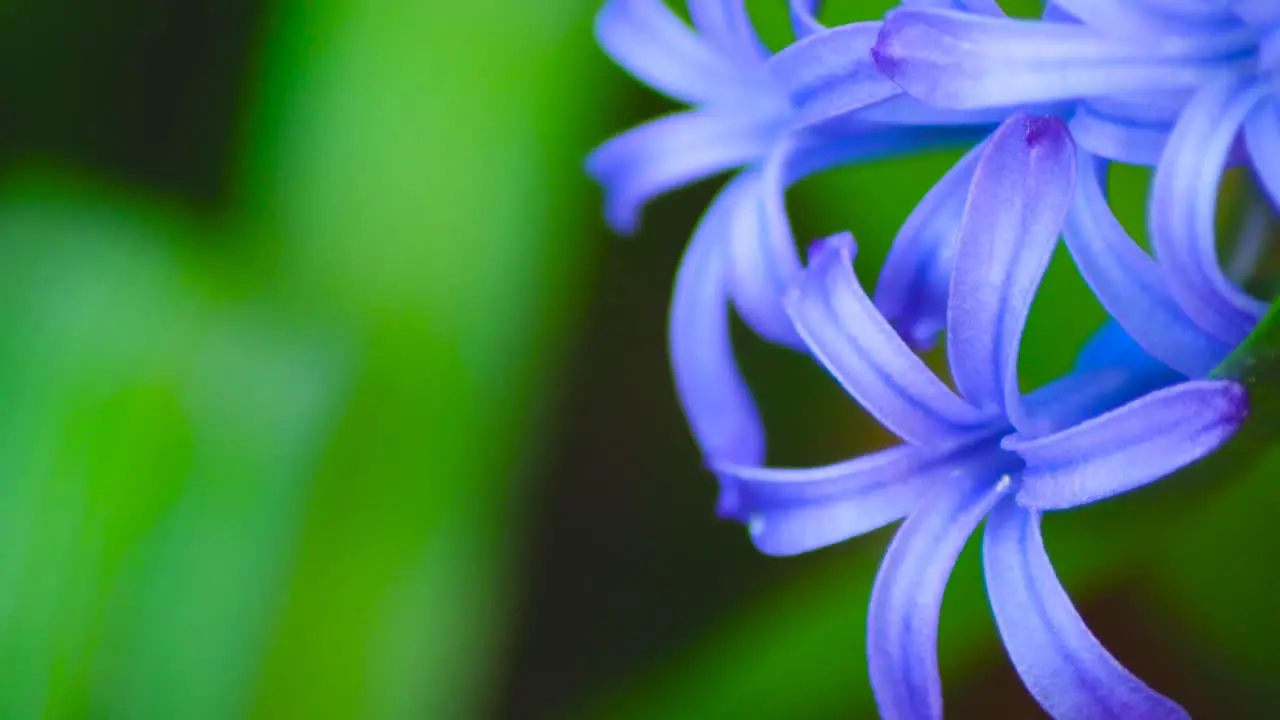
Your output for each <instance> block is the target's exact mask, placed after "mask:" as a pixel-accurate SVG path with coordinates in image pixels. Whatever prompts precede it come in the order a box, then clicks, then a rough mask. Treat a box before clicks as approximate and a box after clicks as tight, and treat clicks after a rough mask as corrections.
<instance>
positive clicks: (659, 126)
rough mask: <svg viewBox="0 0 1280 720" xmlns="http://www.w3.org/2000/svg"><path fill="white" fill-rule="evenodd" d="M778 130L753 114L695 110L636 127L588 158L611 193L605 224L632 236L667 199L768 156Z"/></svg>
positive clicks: (593, 173)
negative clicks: (646, 210) (646, 211)
mask: <svg viewBox="0 0 1280 720" xmlns="http://www.w3.org/2000/svg"><path fill="white" fill-rule="evenodd" d="M776 137H777V128H775V127H773V126H771V125H770V124H769V123H765V122H761V120H760V119H759V118H757V117H753V116H751V115H749V114H742V113H732V112H727V111H719V110H710V109H704V110H691V111H688V112H682V113H676V114H674V115H668V116H666V117H663V118H659V119H657V120H654V121H652V122H648V123H645V124H644V125H640V126H638V127H634V128H632V129H630V130H628V131H626V132H624V133H622V134H621V135H618V136H617V137H615V138H613V139H611V140H608V141H606V142H605V143H604V144H603V145H601V146H600V147H598V148H596V149H595V151H594V152H592V153H591V155H590V156H588V157H587V172H588V173H590V175H591V176H592V177H593V178H595V180H596V181H597V182H599V183H600V184H601V185H602V186H604V190H605V219H606V220H607V221H608V223H609V226H610V227H612V228H613V229H614V230H615V231H616V232H619V233H623V234H631V233H634V232H635V231H636V228H637V227H638V226H639V224H640V211H641V210H642V209H643V207H644V206H645V205H646V204H647V203H648V202H649V201H650V200H653V199H654V198H656V197H657V196H659V195H662V194H663V193H667V192H670V191H671V190H675V189H676V188H679V187H683V186H685V185H688V184H690V183H693V182H697V181H698V180H702V179H704V178H708V177H711V176H712V175H716V174H718V173H721V172H724V171H726V170H730V169H733V168H736V167H739V166H742V165H745V164H747V163H750V162H753V161H755V160H758V159H760V158H761V157H763V156H764V154H765V152H766V151H767V150H768V148H769V146H770V144H772V143H773V141H774V139H775V138H776Z"/></svg>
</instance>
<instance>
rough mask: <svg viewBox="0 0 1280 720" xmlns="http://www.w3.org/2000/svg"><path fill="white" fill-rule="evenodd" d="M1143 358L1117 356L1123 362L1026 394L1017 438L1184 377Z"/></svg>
mask: <svg viewBox="0 0 1280 720" xmlns="http://www.w3.org/2000/svg"><path fill="white" fill-rule="evenodd" d="M1121 334H1123V331H1121ZM1135 347H1136V346H1135ZM1138 353H1140V354H1141V353H1142V351H1141V350H1138ZM1144 358H1145V360H1144V361H1137V362H1135V361H1134V360H1133V359H1128V358H1120V359H1119V360H1120V362H1123V363H1125V364H1123V365H1111V366H1108V367H1102V368H1095V369H1090V370H1087V371H1080V370H1077V371H1073V372H1072V373H1070V374H1069V375H1067V376H1065V377H1063V378H1060V379H1058V380H1057V381H1055V382H1052V383H1049V384H1048V385H1045V386H1044V387H1042V388H1039V389H1037V390H1036V391H1035V392H1032V393H1029V394H1028V395H1027V396H1026V398H1025V399H1024V401H1023V402H1024V403H1025V404H1026V419H1025V421H1024V422H1023V426H1022V427H1020V428H1018V437H1019V438H1021V439H1030V438H1036V437H1041V436H1045V435H1050V434H1052V433H1056V432H1060V431H1062V430H1064V429H1066V428H1069V427H1072V426H1075V425H1078V424H1080V423H1082V422H1085V421H1087V420H1090V419H1092V418H1095V417H1097V416H1098V415H1100V414H1102V413H1105V412H1108V411H1110V410H1113V409H1115V408H1117V407H1119V406H1121V405H1123V404H1124V403H1126V402H1129V401H1130V400H1133V399H1134V398H1136V397H1141V396H1142V395H1145V394H1146V393H1150V392H1152V391H1155V390H1158V389H1160V388H1162V387H1167V386H1169V385H1171V384H1173V383H1176V382H1179V381H1181V380H1183V379H1184V378H1182V376H1180V375H1179V374H1178V373H1176V372H1174V371H1173V370H1170V369H1169V368H1167V367H1165V366H1164V365H1161V364H1160V363H1158V362H1156V361H1154V360H1152V359H1150V358H1149V357H1146V356H1145V355H1144Z"/></svg>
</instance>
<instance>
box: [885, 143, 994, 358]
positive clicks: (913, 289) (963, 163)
mask: <svg viewBox="0 0 1280 720" xmlns="http://www.w3.org/2000/svg"><path fill="white" fill-rule="evenodd" d="M985 148H986V143H985V142H983V143H981V144H979V145H976V146H975V147H974V148H973V149H972V150H970V151H969V152H968V153H966V154H965V156H964V157H962V158H961V159H960V161H959V162H957V163H956V164H955V165H954V166H952V168H951V169H950V170H948V171H947V174H946V175H943V176H942V179H941V180H939V181H938V182H937V184H935V185H934V186H933V188H931V189H930V190H929V192H928V193H926V194H925V196H924V198H923V199H922V200H921V201H920V203H919V204H918V205H916V207H915V209H914V210H912V211H911V215H909V216H908V217H907V220H906V222H904V223H903V224H902V228H901V229H900V230H899V231H898V234H897V236H895V237H894V239H893V244H892V245H891V246H889V254H888V256H887V257H886V258H885V261H884V265H883V266H881V268H880V279H879V281H878V282H877V283H876V292H875V301H876V307H878V308H880V312H882V313H884V316H885V318H886V319H887V320H888V321H889V323H890V324H891V325H893V327H894V328H896V329H897V331H898V333H899V334H900V335H902V337H903V338H905V339H906V340H907V342H908V343H910V344H911V345H912V346H913V347H915V348H919V349H927V348H929V347H932V346H933V343H934V341H935V340H936V339H937V334H938V333H939V332H940V331H941V330H942V329H943V328H944V327H946V323H947V298H948V296H949V294H950V288H951V270H952V267H953V266H954V264H955V237H956V232H957V231H958V230H959V227H960V215H961V213H962V211H963V210H964V204H965V200H966V199H967V198H968V195H969V184H970V182H971V181H972V180H973V171H974V169H975V168H976V167H977V164H978V158H979V157H980V156H981V154H982V151H983V150H984V149H985Z"/></svg>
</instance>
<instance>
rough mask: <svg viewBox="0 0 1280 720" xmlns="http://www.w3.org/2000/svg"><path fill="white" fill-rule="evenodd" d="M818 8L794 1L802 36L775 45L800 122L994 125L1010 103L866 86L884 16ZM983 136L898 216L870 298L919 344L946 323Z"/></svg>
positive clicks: (968, 8)
mask: <svg viewBox="0 0 1280 720" xmlns="http://www.w3.org/2000/svg"><path fill="white" fill-rule="evenodd" d="M904 5H906V6H907V7H911V8H915V7H921V6H927V7H939V8H949V9H951V10H952V11H954V12H957V13H959V14H964V15H972V16H974V17H979V18H980V17H986V16H995V17H1003V16H1004V15H1003V12H1002V11H1001V9H1000V7H999V5H997V4H996V3H995V2H994V0H913V1H912V2H909V3H904ZM815 9H816V3H814V2H810V1H807V0H792V2H791V15H792V18H793V24H794V26H795V28H796V35H797V37H798V38H799V39H798V40H797V42H796V43H794V44H793V45H791V46H790V47H788V48H786V49H784V50H782V51H781V52H780V53H779V54H778V64H785V65H786V67H788V69H789V70H790V71H789V72H786V73H779V74H778V75H777V76H776V77H777V79H778V81H779V82H780V83H781V84H782V86H783V87H784V89H785V90H786V92H787V94H788V96H789V97H790V98H791V102H792V105H793V106H794V107H795V108H796V113H797V115H798V116H799V117H801V118H803V119H804V120H805V121H806V122H809V123H814V124H821V123H827V124H830V125H835V126H839V125H841V124H844V123H853V124H855V125H856V124H857V123H860V122H868V121H874V122H886V123H898V124H911V123H914V122H920V121H928V122H943V121H952V122H960V121H968V122H971V123H974V124H980V123H986V124H985V125H982V127H984V128H993V127H994V125H995V124H996V123H998V122H1000V121H1002V120H1004V119H1005V118H1006V117H1008V116H1009V115H1010V114H1012V113H1013V112H1014V111H1015V110H1016V108H1006V107H983V108H978V109H952V108H944V107H940V106H932V105H928V104H926V103H924V102H921V101H920V100H919V99H917V98H915V97H913V96H911V95H910V94H908V93H906V92H904V91H903V89H902V88H901V87H899V86H898V85H897V84H896V83H894V84H893V85H892V87H891V89H890V90H885V88H884V86H883V85H869V84H868V83H867V82H866V81H865V78H867V77H871V76H881V75H883V73H882V72H881V71H880V69H879V68H878V67H877V64H876V57H875V53H874V52H873V50H874V46H875V43H876V42H877V40H878V38H879V37H880V35H881V34H882V31H883V28H884V23H883V22H881V21H878V20H871V21H864V22H855V23H850V24H847V25H841V26H837V27H831V28H827V27H824V26H822V25H821V24H819V23H818V22H817V21H816V19H815V18H814V14H813V13H814V10H815ZM893 12H905V10H896V11H893ZM890 17H892V13H891V14H890ZM1031 110H1033V111H1034V112H1036V113H1037V114H1047V113H1053V112H1060V109H1059V108H1057V107H1054V106H1034V107H1032V108H1031ZM981 139H982V136H981V135H975V136H974V141H975V142H976V145H975V146H974V147H973V148H972V149H971V151H970V152H969V153H968V154H966V155H965V156H964V157H963V158H962V159H961V160H960V161H959V162H958V163H956V165H955V166H953V167H952V168H951V169H950V170H949V171H948V172H947V173H946V174H945V175H944V176H943V177H942V179H941V180H940V181H939V182H938V183H937V184H936V185H935V186H934V188H933V189H932V190H931V191H930V192H929V194H928V195H926V196H925V198H924V199H923V200H922V201H921V203H920V204H919V205H918V206H917V207H916V209H915V211H913V213H912V214H911V216H910V217H909V218H908V220H907V222H905V223H904V224H903V225H902V228H901V231H900V232H899V234H898V236H897V237H895V238H894V242H893V244H892V245H891V247H890V251H889V255H888V257H887V258H886V260H885V263H884V265H883V267H882V269H881V275H880V279H879V281H878V282H877V283H876V293H875V302H876V306H877V307H878V308H879V309H880V311H881V312H882V313H884V315H885V316H886V317H887V318H888V319H889V321H890V323H891V324H892V325H893V326H894V327H895V328H897V329H898V330H899V332H900V333H901V334H902V335H903V336H904V337H905V338H906V339H907V340H908V342H909V343H910V344H911V345H912V346H913V347H915V348H917V349H927V348H929V347H931V346H932V345H933V344H934V342H935V341H936V338H937V335H938V333H939V331H941V329H942V328H943V326H944V324H945V312H946V296H947V289H948V286H949V284H950V280H951V266H952V243H951V239H952V238H953V237H954V235H955V226H956V222H957V221H958V219H959V217H960V212H961V209H962V208H963V205H964V202H965V198H966V197H967V193H968V188H969V182H970V180H971V179H972V177H973V169H974V165H975V163H976V161H977V158H978V156H979V154H980V153H981V152H982V149H983V146H982V143H981V142H978V141H980V140H981Z"/></svg>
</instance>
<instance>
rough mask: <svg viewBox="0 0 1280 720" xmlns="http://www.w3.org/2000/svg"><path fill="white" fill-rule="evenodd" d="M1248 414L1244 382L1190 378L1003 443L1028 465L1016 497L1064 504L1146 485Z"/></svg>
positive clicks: (1211, 446)
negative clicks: (1045, 431) (1060, 427)
mask: <svg viewBox="0 0 1280 720" xmlns="http://www.w3.org/2000/svg"><path fill="white" fill-rule="evenodd" d="M1248 413H1249V399H1248V395H1247V394H1246V392H1245V389H1244V387H1243V386H1241V385H1239V384H1237V383H1235V382H1232V381H1230V380H1190V381H1188V382H1184V383H1179V384H1177V385H1173V386H1171V387H1167V388H1164V389H1163V390H1157V391H1155V392H1153V393H1150V394H1148V395H1144V396H1142V397H1140V398H1138V399H1137V400H1134V401H1133V402H1130V403H1128V404H1126V405H1123V406H1121V407H1119V408H1117V409H1115V410H1112V411H1111V412H1108V413H1106V414H1104V415H1100V416H1098V417H1095V418H1092V419H1090V420H1086V421H1085V422H1082V423H1080V424H1079V425H1075V426H1073V427H1070V428H1067V429H1066V430H1063V431H1061V432H1057V433H1054V434H1052V435H1046V436H1044V437H1039V438H1032V439H1024V438H1022V437H1019V436H1018V435H1011V436H1009V437H1007V438H1005V439H1004V440H1003V441H1002V444H1003V446H1004V447H1005V449H1007V450H1010V451H1012V452H1015V453H1017V454H1018V455H1021V456H1022V458H1023V459H1024V460H1025V461H1026V463H1027V467H1026V470H1024V471H1023V485H1022V490H1021V491H1020V492H1019V493H1018V502H1019V503H1021V504H1022V505H1024V506H1026V507H1031V508H1036V509H1041V510H1059V509H1063V508H1070V507H1076V506H1078V505H1085V504H1088V503H1091V502H1094V501H1096V500H1101V499H1104V498H1108V497H1111V496H1112V495H1116V494H1119V493H1122V492H1126V491H1128V490H1132V489H1134V488H1137V487H1141V486H1143V485H1146V484H1147V483H1150V482H1152V481H1155V480H1158V479H1160V478H1162V477H1164V476H1165V475H1168V474H1169V473H1172V472H1174V471H1175V470H1178V469H1179V468H1182V467H1183V466H1185V465H1188V464H1190V463H1193V462H1195V461H1196V460H1199V459H1200V458H1202V457H1204V456H1205V455H1208V454H1209V453H1211V452H1213V451H1214V450H1216V449H1217V448H1218V447H1219V446H1220V445H1222V443H1224V442H1226V440H1227V439H1228V438H1230V437H1231V435H1232V434H1234V433H1235V431H1236V429H1237V428H1239V427H1240V424H1241V423H1242V422H1244V419H1245V416H1246V415H1248Z"/></svg>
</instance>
